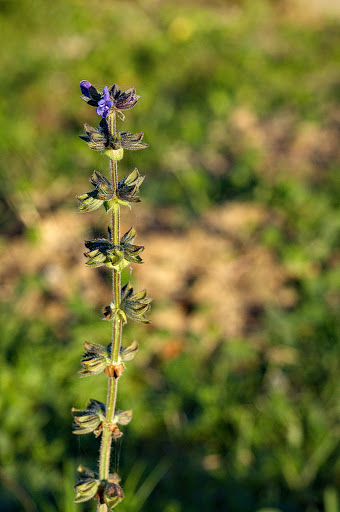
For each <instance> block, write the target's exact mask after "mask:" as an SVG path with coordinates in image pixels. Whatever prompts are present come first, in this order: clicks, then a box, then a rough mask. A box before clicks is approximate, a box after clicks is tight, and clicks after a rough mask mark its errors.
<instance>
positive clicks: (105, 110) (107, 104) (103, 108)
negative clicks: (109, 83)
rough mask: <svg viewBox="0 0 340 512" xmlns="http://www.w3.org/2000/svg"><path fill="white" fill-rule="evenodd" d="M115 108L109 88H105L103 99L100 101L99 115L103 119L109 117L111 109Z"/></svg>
mask: <svg viewBox="0 0 340 512" xmlns="http://www.w3.org/2000/svg"><path fill="white" fill-rule="evenodd" d="M112 106H113V101H112V100H111V99H110V94H109V90H108V88H107V87H106V86H105V87H104V89H103V95H102V99H100V100H99V101H98V107H97V110H96V112H97V114H98V115H99V116H101V117H107V116H108V115H109V113H110V108H111V107H112Z"/></svg>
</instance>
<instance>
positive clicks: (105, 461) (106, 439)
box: [97, 113, 122, 512]
mask: <svg viewBox="0 0 340 512" xmlns="http://www.w3.org/2000/svg"><path fill="white" fill-rule="evenodd" d="M108 120H109V128H110V133H111V134H114V133H115V132H116V115H115V113H113V114H110V116H109V119H108ZM110 175H111V183H112V188H113V190H114V191H115V194H116V193H117V189H118V170H117V161H114V160H112V159H111V158H110ZM111 233H112V241H113V243H114V244H115V245H118V244H119V240H120V208H119V205H117V208H112V214H111ZM112 294H113V301H114V303H115V305H116V307H119V304H120V296H121V277H120V271H118V270H113V273H112ZM121 338H122V323H121V321H120V320H119V319H118V318H115V319H114V320H113V322H112V341H111V358H112V363H113V364H114V363H118V357H119V349H120V345H121ZM118 378H119V377H116V376H113V377H109V378H108V387H107V398H106V422H107V423H112V422H113V418H114V415H115V408H116V399H117V390H118ZM111 445H112V432H111V431H110V430H109V429H108V428H104V430H103V433H102V442H101V447H100V458H99V478H100V479H101V480H107V479H108V477H109V472H110V456H111ZM97 510H98V512H106V511H107V506H106V505H105V504H98V509H97Z"/></svg>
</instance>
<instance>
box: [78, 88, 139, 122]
mask: <svg viewBox="0 0 340 512" xmlns="http://www.w3.org/2000/svg"><path fill="white" fill-rule="evenodd" d="M80 90H81V93H82V95H83V96H82V99H83V100H84V101H86V103H88V104H89V105H91V106H92V107H97V108H96V111H97V114H98V115H99V116H101V117H103V118H106V117H107V116H108V115H109V113H110V110H112V109H115V110H118V111H119V110H127V109H130V108H132V107H133V106H134V105H135V104H136V103H137V101H138V99H139V98H140V96H138V94H136V89H135V88H134V87H130V88H129V89H126V91H123V92H122V91H121V90H120V87H118V85H117V84H113V85H112V87H110V89H109V88H108V87H106V86H105V87H104V89H103V92H102V93H100V92H99V91H98V90H97V89H96V88H95V87H93V85H92V84H91V83H90V82H88V81H87V80H82V81H81V82H80Z"/></svg>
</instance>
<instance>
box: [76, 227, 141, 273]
mask: <svg viewBox="0 0 340 512" xmlns="http://www.w3.org/2000/svg"><path fill="white" fill-rule="evenodd" d="M135 236H136V230H135V229H134V228H131V229H130V230H129V231H128V232H127V233H125V235H123V236H122V238H121V239H120V243H119V245H114V244H113V243H112V241H111V240H107V239H106V238H98V239H97V240H89V241H86V242H85V247H86V248H87V249H90V250H89V251H88V252H86V253H85V256H87V257H88V258H89V261H87V262H86V265H88V266H89V267H100V266H102V265H106V266H107V267H109V268H113V269H115V270H118V271H121V270H123V268H125V267H126V266H127V265H128V264H129V263H142V258H141V257H140V256H139V254H140V253H141V252H143V250H144V247H143V246H142V245H133V244H132V242H133V240H134V238H135Z"/></svg>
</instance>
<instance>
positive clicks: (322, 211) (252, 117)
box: [0, 0, 340, 512]
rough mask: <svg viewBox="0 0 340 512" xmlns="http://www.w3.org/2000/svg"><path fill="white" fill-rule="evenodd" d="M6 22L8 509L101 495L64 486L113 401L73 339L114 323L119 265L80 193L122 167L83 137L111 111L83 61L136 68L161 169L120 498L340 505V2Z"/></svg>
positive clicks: (69, 511) (143, 160) (257, 510)
mask: <svg viewBox="0 0 340 512" xmlns="http://www.w3.org/2000/svg"><path fill="white" fill-rule="evenodd" d="M334 4H335V3H334ZM316 5H319V4H318V2H314V3H313V6H314V7H313V8H315V6H316ZM327 5H328V4H327ZM321 7H322V4H321V2H320V9H321ZM0 32H1V34H2V52H1V56H0V60H1V66H0V70H1V71H0V74H1V81H0V87H1V95H0V123H1V126H2V132H1V137H0V150H1V156H2V158H1V162H0V180H1V186H0V212H1V215H0V226H1V236H0V247H1V251H0V253H1V255H0V279H1V285H0V286H1V293H0V317H1V329H2V340H1V345H0V347H1V348H0V361H1V388H2V392H1V399H0V400H1V417H2V422H1V430H0V453H1V466H2V469H1V473H0V474H1V480H2V484H1V494H0V510H1V511H6V512H7V511H13V512H17V511H21V510H25V511H27V512H37V511H39V512H56V511H60V512H61V511H63V512H74V511H75V510H84V511H86V512H87V511H90V510H92V509H93V507H91V506H88V505H87V504H85V505H84V506H83V507H82V506H79V505H78V506H77V507H76V506H75V505H73V503H72V499H73V490H72V487H73V484H74V478H75V469H76V466H77V464H79V463H80V462H81V463H83V464H85V465H89V467H92V468H94V465H95V462H96V460H97V450H98V443H99V441H98V440H95V439H94V438H91V437H88V436H83V437H82V438H81V439H79V438H75V436H72V434H71V414H70V409H71V407H72V406H75V407H83V406H84V405H85V402H86V401H87V399H88V398H89V397H92V398H96V399H101V400H103V398H104V396H105V377H104V376H103V377H102V378H100V377H99V378H96V379H95V380H96V382H95V385H96V386H98V389H95V390H94V389H93V386H94V384H93V383H94V381H93V380H92V379H90V378H88V379H78V376H77V375H76V372H77V370H79V359H80V355H81V353H82V341H83V340H84V339H89V340H90V341H95V342H97V343H104V344H106V343H107V341H108V340H107V338H108V336H109V333H108V325H107V324H106V323H105V322H102V321H101V320H100V319H99V318H100V314H99V312H100V308H101V307H102V306H103V305H105V304H106V302H107V301H108V300H110V299H109V297H110V295H109V294H110V292H109V285H108V283H107V275H106V273H105V272H100V271H94V270H91V269H86V268H85V265H83V259H82V258H83V257H82V252H83V245H82V240H83V239H84V237H86V236H88V234H89V233H92V234H93V233H94V234H96V235H98V234H100V233H103V229H104V226H105V222H106V219H105V213H104V212H102V213H98V212H95V213H94V214H87V215H78V214H76V213H75V200H74V196H75V194H76V193H82V192H85V191H87V190H89V189H90V187H89V184H88V181H87V178H88V176H89V175H90V174H91V172H92V170H93V169H94V168H97V169H98V170H99V171H101V172H103V171H105V169H106V167H105V166H106V165H107V162H106V160H105V158H104V157H102V156H101V155H97V154H96V153H94V152H91V151H89V150H88V148H86V146H85V145H84V144H83V143H82V142H81V141H80V140H79V139H77V137H76V135H77V134H79V133H81V129H82V124H83V123H84V122H89V123H90V124H95V123H96V122H97V120H96V119H95V114H94V111H93V109H91V108H89V107H88V106H87V105H85V103H83V102H82V101H81V100H80V99H79V95H80V92H79V86H78V84H79V81H80V80H81V79H87V80H89V81H91V82H93V83H94V84H95V85H97V86H99V87H102V86H103V85H105V84H108V85H110V84H111V83H113V82H114V81H116V82H117V83H118V84H119V85H120V86H121V87H123V88H127V87H129V86H130V85H135V86H136V88H137V92H138V93H139V94H141V95H142V98H141V100H140V101H139V103H138V105H137V106H136V108H135V109H133V111H131V112H128V113H127V116H126V117H127V119H126V121H125V124H124V129H125V130H129V131H131V132H133V131H140V130H143V131H144V132H145V140H146V142H149V143H150V149H148V150H147V151H144V152H138V153H137V154H135V153H133V154H129V155H126V158H125V159H124V161H123V163H122V165H121V169H120V172H121V173H122V176H123V175H125V174H126V173H127V172H128V171H131V170H132V169H133V167H134V166H138V168H139V170H140V171H141V173H143V174H144V173H145V174H147V179H146V181H145V184H143V189H142V197H143V203H142V204H141V205H140V206H139V205H138V206H136V208H135V209H134V210H133V211H132V213H131V214H127V213H126V212H124V214H125V215H127V219H126V227H127V228H129V227H130V225H131V224H129V222H130V223H133V224H134V225H136V227H137V230H138V233H139V237H138V240H137V243H144V244H145V246H146V251H145V265H143V266H141V268H138V269H134V273H133V275H134V276H135V277H133V279H134V280H135V282H136V285H137V286H138V287H140V288H144V286H146V287H147V288H148V290H149V292H151V296H152V295H153V296H154V297H155V306H154V309H153V314H152V324H151V325H150V327H148V328H145V327H144V326H143V327H142V328H139V327H138V326H135V325H133V326H132V325H129V326H128V328H127V330H126V333H125V343H126V344H127V343H128V342H130V341H131V340H132V339H133V338H134V337H135V338H137V339H138V340H139V342H140V345H141V350H140V353H139V354H138V356H137V358H136V359H135V361H133V363H130V364H129V366H128V369H127V370H126V372H125V374H124V377H123V379H122V380H121V383H120V389H119V404H118V406H119V407H120V408H130V407H132V408H133V409H134V420H133V421H132V422H131V424H130V425H129V426H128V428H127V429H126V435H125V436H124V438H123V440H119V441H117V445H116V449H115V454H114V467H115V468H116V469H117V470H119V472H120V474H121V476H122V481H123V486H124V489H125V492H126V496H127V498H126V500H125V501H124V502H123V503H122V505H120V507H119V510H121V511H122V512H137V511H142V510H145V511H146V510H151V509H152V510H162V511H163V512H184V511H185V512H193V511H196V510H205V511H228V512H321V511H323V512H339V504H338V498H337V494H336V490H335V489H336V481H339V477H340V466H339V460H338V458H337V456H338V454H339V451H338V447H339V445H338V441H339V387H338V382H339V364H338V361H339V340H340V324H339V305H340V291H339V290H340V288H339V285H340V271H339V262H340V251H339V234H340V215H339V214H340V208H339V193H340V179H339V166H340V165H339V164H340V158H339V157H340V149H339V148H340V145H339V134H340V105H339V100H340V71H339V60H340V19H339V17H338V18H336V17H334V16H333V17H332V15H331V12H330V11H329V12H327V13H323V12H322V9H321V10H320V11H313V10H312V6H311V5H309V4H308V3H307V2H306V3H305V4H304V2H302V1H301V2H300V3H299V4H295V3H294V2H293V1H292V2H289V1H286V2H284V1H282V2H280V1H275V2H274V1H273V2H269V1H265V0H263V1H249V2H247V1H245V0H244V1H243V0H238V1H236V0H235V1H234V2H226V1H222V0H221V1H217V0H216V1H210V2H187V3H184V2H175V1H169V2H160V1H157V0H144V1H143V0H141V1H126V2H122V1H121V2H116V1H112V0H101V1H100V2H99V1H98V0H92V1H91V2H84V1H83V0H59V1H58V2H52V3H51V2H46V1H43V0H32V1H31V2H26V1H24V0H18V1H16V2H13V1H11V0H2V1H1V2H0ZM129 215H130V217H129ZM98 382H99V384H98Z"/></svg>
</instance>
